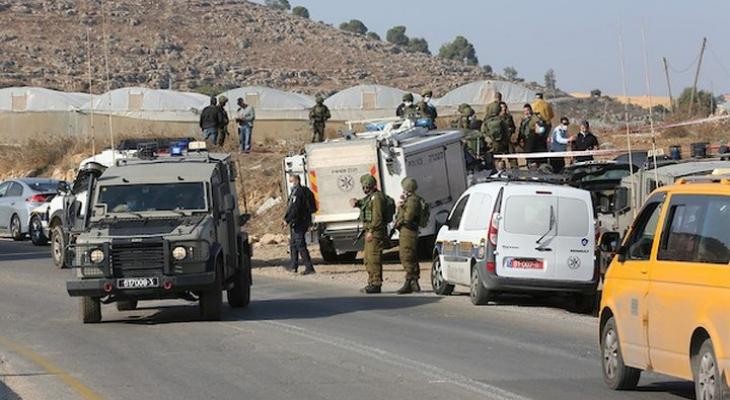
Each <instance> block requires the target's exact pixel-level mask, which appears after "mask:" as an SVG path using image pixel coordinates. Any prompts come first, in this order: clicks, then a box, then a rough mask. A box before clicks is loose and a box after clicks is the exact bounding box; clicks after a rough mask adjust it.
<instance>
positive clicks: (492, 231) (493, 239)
mask: <svg viewBox="0 0 730 400" xmlns="http://www.w3.org/2000/svg"><path fill="white" fill-rule="evenodd" d="M498 234H499V229H498V228H497V213H493V214H492V219H491V220H490V221H489V234H488V235H487V236H488V239H489V243H490V244H491V245H492V246H497V235H498Z"/></svg>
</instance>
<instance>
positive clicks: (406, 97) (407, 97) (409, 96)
mask: <svg viewBox="0 0 730 400" xmlns="http://www.w3.org/2000/svg"><path fill="white" fill-rule="evenodd" d="M403 101H410V102H411V103H413V95H412V94H410V93H406V94H404V95H403Z"/></svg>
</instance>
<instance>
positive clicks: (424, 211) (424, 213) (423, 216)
mask: <svg viewBox="0 0 730 400" xmlns="http://www.w3.org/2000/svg"><path fill="white" fill-rule="evenodd" d="M418 201H419V202H420V203H421V213H420V214H418V226H419V227H421V228H425V227H427V226H428V221H429V220H430V219H431V205H430V204H428V202H427V201H426V200H424V199H423V197H419V198H418Z"/></svg>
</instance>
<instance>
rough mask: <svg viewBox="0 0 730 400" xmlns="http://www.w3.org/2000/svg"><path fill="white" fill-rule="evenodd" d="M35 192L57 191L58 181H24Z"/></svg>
mask: <svg viewBox="0 0 730 400" xmlns="http://www.w3.org/2000/svg"><path fill="white" fill-rule="evenodd" d="M25 184H26V185H28V186H29V187H30V188H31V189H32V190H33V191H35V192H44V193H47V192H53V193H55V192H57V191H58V181H42V182H25Z"/></svg>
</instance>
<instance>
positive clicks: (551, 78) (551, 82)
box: [545, 68, 557, 92]
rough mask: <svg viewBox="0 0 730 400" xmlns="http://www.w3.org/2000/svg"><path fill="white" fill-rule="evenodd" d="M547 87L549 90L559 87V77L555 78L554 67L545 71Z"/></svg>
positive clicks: (553, 90)
mask: <svg viewBox="0 0 730 400" xmlns="http://www.w3.org/2000/svg"><path fill="white" fill-rule="evenodd" d="M545 89H547V90H548V91H549V92H555V90H556V89H557V79H556V78H555V71H554V70H553V69H552V68H550V69H549V70H547V72H545Z"/></svg>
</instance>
